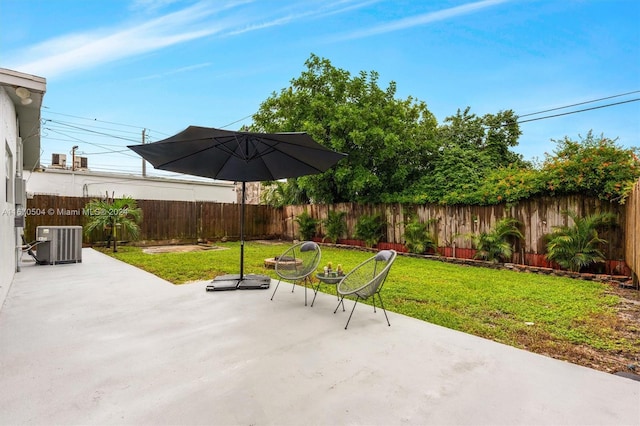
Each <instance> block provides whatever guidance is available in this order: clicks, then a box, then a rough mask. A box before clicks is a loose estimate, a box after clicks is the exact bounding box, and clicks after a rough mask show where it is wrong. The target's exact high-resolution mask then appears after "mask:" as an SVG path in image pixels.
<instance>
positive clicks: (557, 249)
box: [547, 212, 615, 272]
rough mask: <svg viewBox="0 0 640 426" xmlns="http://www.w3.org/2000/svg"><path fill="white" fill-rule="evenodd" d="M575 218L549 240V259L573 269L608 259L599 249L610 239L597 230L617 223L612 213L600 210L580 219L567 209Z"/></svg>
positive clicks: (576, 270)
mask: <svg viewBox="0 0 640 426" xmlns="http://www.w3.org/2000/svg"><path fill="white" fill-rule="evenodd" d="M566 214H567V215H568V216H569V217H571V218H572V219H573V221H574V225H573V226H556V227H554V230H553V232H552V233H551V234H548V236H547V239H548V242H547V259H549V260H551V261H553V262H556V263H557V264H558V265H560V266H562V267H563V268H565V269H568V270H570V271H573V272H580V271H581V270H582V269H584V268H586V267H587V266H589V265H592V264H594V263H602V262H604V260H605V258H604V255H603V254H602V252H601V251H600V250H599V248H598V247H599V246H600V245H601V244H606V243H607V242H606V241H605V240H603V239H602V238H600V237H599V236H598V229H599V228H602V227H604V226H608V225H613V224H615V215H614V214H613V213H597V214H593V215H589V216H587V217H584V218H580V217H578V216H577V215H576V213H574V212H566Z"/></svg>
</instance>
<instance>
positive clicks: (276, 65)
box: [0, 0, 640, 172]
mask: <svg viewBox="0 0 640 426" xmlns="http://www.w3.org/2000/svg"><path fill="white" fill-rule="evenodd" d="M0 28H1V30H0V67H3V68H10V69H14V70H17V71H21V72H26V73H31V74H35V75H38V76H41V77H44V78H46V79H47V94H46V95H45V98H44V108H43V112H42V118H43V120H44V125H43V129H42V162H43V164H49V163H50V161H51V154H52V153H67V154H69V153H70V151H71V147H72V146H73V145H78V147H79V148H78V151H77V153H78V154H79V155H85V156H87V157H88V158H89V166H90V167H91V168H92V169H95V170H109V171H121V172H139V171H140V168H141V167H140V163H141V160H140V159H139V157H137V156H136V155H135V154H134V153H133V152H131V151H128V150H126V149H125V148H124V147H125V146H126V145H127V144H131V143H135V142H138V141H140V140H141V133H142V129H147V130H146V134H147V136H148V141H151V142H152V141H156V140H160V139H162V138H164V137H167V136H170V135H172V134H174V133H177V132H179V131H180V130H182V129H184V128H185V127H187V126H189V125H199V126H211V127H225V128H227V129H230V130H234V129H238V128H239V127H240V126H241V125H242V124H248V123H249V122H250V120H251V119H250V117H251V115H252V114H253V113H255V112H256V111H257V110H258V107H259V105H260V103H262V102H263V101H264V100H265V99H267V97H268V96H269V95H270V94H271V93H273V92H279V91H280V89H282V88H286V87H288V85H289V81H290V80H291V79H293V78H295V77H298V76H299V75H300V73H301V72H302V71H303V70H304V62H305V60H306V59H308V58H309V56H310V54H312V53H314V54H316V55H318V56H320V57H324V58H327V59H329V60H330V61H331V62H332V64H333V65H334V66H336V67H338V68H342V69H345V70H347V71H349V72H351V74H352V75H354V74H357V73H358V72H360V71H377V72H378V73H379V74H380V84H381V86H382V87H386V86H387V85H388V83H389V82H390V81H395V82H396V84H397V96H398V97H400V98H406V97H408V96H412V97H414V98H416V99H419V100H422V101H425V102H426V103H427V106H428V108H429V110H430V111H431V112H433V113H434V114H435V116H436V118H437V119H438V122H439V123H442V122H443V120H444V119H445V118H446V117H447V116H450V115H453V114H455V113H456V111H457V110H458V109H464V108H466V107H467V106H469V107H471V112H473V113H476V114H477V115H483V114H486V113H497V112H498V111H500V110H506V109H513V110H514V111H515V112H516V113H517V114H519V115H525V114H532V113H538V112H540V111H544V110H549V109H554V108H561V107H565V106H568V105H572V104H578V103H583V102H585V104H583V105H578V106H575V107H572V108H561V109H558V110H554V111H551V112H547V113H543V114H537V115H529V116H525V117H522V119H523V120H525V119H532V118H540V117H545V116H548V115H553V114H562V113H567V112H571V111H576V110H579V109H585V108H594V107H601V108H597V109H593V110H590V111H585V112H581V113H575V114H568V115H564V116H561V117H556V118H547V119H541V120H537V121H531V122H526V123H522V124H521V130H522V132H523V134H522V136H521V137H520V144H519V146H518V147H516V148H515V151H517V152H519V153H521V154H523V155H524V157H525V158H526V159H532V158H534V157H538V158H540V159H542V158H543V157H544V153H545V152H551V151H552V150H553V149H554V147H555V144H553V143H552V142H551V141H550V140H551V139H561V138H563V137H564V136H569V137H571V138H572V139H577V138H578V135H585V134H586V133H587V132H588V131H589V130H593V131H594V132H595V133H596V134H598V135H599V134H601V133H603V134H604V135H605V136H607V137H611V138H615V137H618V138H619V141H618V143H619V144H620V145H622V146H625V147H631V146H640V142H639V139H640V102H638V99H640V1H637V0H583V1H578V0H575V1H573V0H557V1H551V0H512V1H509V0H483V1H473V0H449V1H445V0H432V1H383V0H379V1H376V0H318V1H316V0H306V1H287V0H281V1H225V0H217V1H197V0H196V1H194V0H127V1H125V0H110V1H90V0H86V1H81V0H0ZM634 92H635V93H634ZM618 95H622V96H618ZM608 97H611V98H610V99H606V100H601V101H597V102H590V101H594V100H597V99H602V98H608ZM620 102H623V103H621V104H619V105H611V106H607V105H609V104H613V103H620ZM149 169H151V167H150V166H149V167H148V170H149Z"/></svg>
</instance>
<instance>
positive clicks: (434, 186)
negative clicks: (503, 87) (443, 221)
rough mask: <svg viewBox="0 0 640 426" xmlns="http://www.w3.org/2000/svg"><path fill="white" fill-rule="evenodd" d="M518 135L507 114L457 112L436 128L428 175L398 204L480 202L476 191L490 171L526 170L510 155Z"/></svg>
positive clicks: (518, 157)
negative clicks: (473, 197) (474, 196)
mask: <svg viewBox="0 0 640 426" xmlns="http://www.w3.org/2000/svg"><path fill="white" fill-rule="evenodd" d="M520 134H521V132H520V128H519V126H518V123H517V117H516V116H515V114H514V112H513V111H511V110H508V111H500V112H498V113H497V114H485V115H484V116H482V117H478V116H477V115H475V114H472V113H470V108H468V107H467V108H466V109H465V110H464V111H460V110H458V112H457V113H456V115H453V116H450V117H447V118H446V119H445V120H444V123H443V125H441V126H439V127H438V131H437V145H438V147H437V150H436V151H435V152H434V154H433V155H432V156H431V157H430V161H429V164H428V165H427V166H428V168H429V173H425V174H423V175H422V176H421V178H420V180H419V181H417V182H416V183H415V184H414V185H411V186H409V188H408V189H407V190H406V191H404V193H403V196H402V197H401V199H400V200H398V201H403V202H418V203H423V202H431V203H442V204H461V203H463V202H465V201H462V199H464V198H468V197H469V195H470V194H474V195H476V198H481V197H477V194H476V191H477V189H478V187H479V186H481V185H482V182H483V181H484V179H485V178H486V177H487V176H488V175H489V174H490V173H491V172H493V171H494V170H496V169H499V168H502V167H516V168H518V169H520V168H527V167H530V165H529V164H528V163H526V162H525V161H523V160H522V156H521V155H519V154H516V153H514V152H512V151H510V148H511V147H514V146H516V145H517V144H518V137H519V136H520ZM474 204H479V200H476V202H475V203H474Z"/></svg>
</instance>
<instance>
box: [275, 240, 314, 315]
mask: <svg viewBox="0 0 640 426" xmlns="http://www.w3.org/2000/svg"><path fill="white" fill-rule="evenodd" d="M321 256H322V253H321V251H320V246H319V245H318V244H316V243H314V242H313V241H303V242H301V243H298V244H294V245H293V246H291V247H289V248H288V249H287V251H285V252H284V253H282V255H281V256H278V258H277V259H276V264H275V270H276V274H278V277H279V279H278V284H276V288H275V289H274V290H273V294H272V295H271V300H273V296H275V295H276V291H278V286H279V285H280V281H282V280H287V281H292V282H293V288H292V289H291V292H292V293H293V290H295V288H296V282H298V281H302V282H303V285H304V305H305V306H307V283H309V284H311V288H312V290H313V291H314V295H313V300H312V301H311V306H313V302H315V300H316V296H317V295H318V288H319V287H320V284H319V283H318V285H317V286H314V285H313V282H312V281H311V275H312V274H313V273H314V272H315V270H316V269H317V268H318V265H319V264H320V257H321Z"/></svg>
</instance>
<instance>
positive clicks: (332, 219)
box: [324, 210, 347, 243]
mask: <svg viewBox="0 0 640 426" xmlns="http://www.w3.org/2000/svg"><path fill="white" fill-rule="evenodd" d="M346 215H347V212H338V211H335V210H329V212H328V214H327V218H326V219H325V221H324V226H325V228H326V231H327V232H326V234H327V235H326V238H327V239H328V240H329V241H333V242H334V243H337V242H338V238H340V237H342V236H343V235H344V234H345V233H346V232H347V222H346V221H345V216H346Z"/></svg>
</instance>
